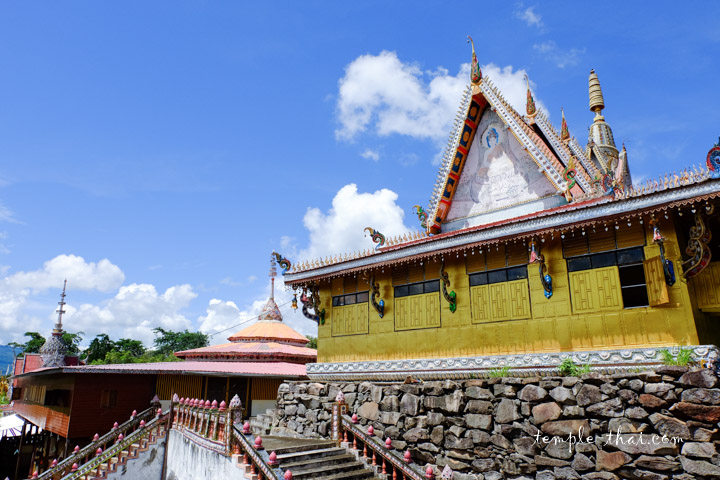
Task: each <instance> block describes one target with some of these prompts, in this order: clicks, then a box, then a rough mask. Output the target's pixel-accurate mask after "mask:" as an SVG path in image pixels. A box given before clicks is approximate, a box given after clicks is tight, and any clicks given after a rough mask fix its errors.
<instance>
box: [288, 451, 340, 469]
mask: <svg viewBox="0 0 720 480" xmlns="http://www.w3.org/2000/svg"><path fill="white" fill-rule="evenodd" d="M275 453H276V454H277V450H275ZM343 453H346V452H345V449H344V448H340V447H331V448H320V449H316V450H301V451H299V452H291V453H283V454H281V455H278V456H277V460H278V462H279V463H280V466H283V465H284V464H285V462H299V461H302V460H310V459H320V458H322V457H330V456H334V455H341V454H343Z"/></svg>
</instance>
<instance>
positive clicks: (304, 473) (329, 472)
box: [281, 459, 372, 480]
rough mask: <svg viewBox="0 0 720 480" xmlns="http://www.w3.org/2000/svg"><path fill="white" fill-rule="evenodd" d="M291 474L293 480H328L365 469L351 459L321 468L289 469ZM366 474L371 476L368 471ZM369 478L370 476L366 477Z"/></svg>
mask: <svg viewBox="0 0 720 480" xmlns="http://www.w3.org/2000/svg"><path fill="white" fill-rule="evenodd" d="M281 467H282V468H283V470H286V467H285V465H281ZM290 470H292V473H293V478H296V479H298V480H301V479H305V478H321V477H328V478H337V477H338V475H341V474H343V473H347V472H352V471H356V470H363V471H364V470H365V467H364V466H363V465H362V464H361V463H360V462H358V461H357V460H354V459H351V460H349V461H348V460H345V461H341V462H335V463H332V464H330V465H322V466H315V465H307V466H305V467H304V468H299V469H292V468H291V469H290ZM368 473H370V474H372V472H370V471H369V470H368ZM368 476H371V475H368Z"/></svg>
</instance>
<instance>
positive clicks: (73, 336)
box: [62, 332, 85, 355]
mask: <svg viewBox="0 0 720 480" xmlns="http://www.w3.org/2000/svg"><path fill="white" fill-rule="evenodd" d="M83 335H85V332H78V333H68V332H64V333H63V335H62V339H63V342H65V346H66V347H67V353H68V355H77V354H78V353H80V342H82V339H83Z"/></svg>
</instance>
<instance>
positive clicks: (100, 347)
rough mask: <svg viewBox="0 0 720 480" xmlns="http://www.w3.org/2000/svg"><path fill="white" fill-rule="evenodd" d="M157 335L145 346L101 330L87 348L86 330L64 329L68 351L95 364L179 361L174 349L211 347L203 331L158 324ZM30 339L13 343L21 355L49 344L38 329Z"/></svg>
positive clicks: (155, 332)
mask: <svg viewBox="0 0 720 480" xmlns="http://www.w3.org/2000/svg"><path fill="white" fill-rule="evenodd" d="M153 333H154V334H155V339H154V340H153V346H154V348H152V349H148V348H145V345H144V344H143V343H142V342H141V341H140V340H133V339H131V338H121V339H119V340H112V339H111V338H110V337H109V336H108V335H107V334H105V333H101V334H99V335H97V336H96V337H95V338H93V339H92V341H91V342H90V345H88V347H87V348H86V349H84V350H81V349H80V342H82V340H83V335H84V332H77V333H68V332H65V333H63V336H62V340H63V342H64V343H65V346H66V347H67V353H68V355H79V356H80V359H81V360H83V361H84V362H85V363H88V364H91V365H100V364H107V363H147V362H176V361H179V360H180V359H179V358H177V357H176V356H175V355H174V352H180V351H183V350H191V349H193V348H201V347H207V346H208V344H209V343H210V338H209V336H208V335H206V334H204V333H200V332H189V331H188V330H184V331H182V332H174V331H172V330H165V329H163V328H160V327H157V328H154V329H153ZM25 336H26V337H30V339H29V340H28V341H27V342H25V343H17V342H12V343H9V344H8V345H10V346H11V347H13V349H19V350H20V353H19V354H18V356H21V355H23V354H25V353H39V352H40V349H41V348H42V346H43V345H44V344H45V337H43V336H42V335H40V334H39V333H38V332H25Z"/></svg>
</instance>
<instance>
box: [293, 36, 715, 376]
mask: <svg viewBox="0 0 720 480" xmlns="http://www.w3.org/2000/svg"><path fill="white" fill-rule="evenodd" d="M589 99H590V102H589V107H590V111H591V112H592V113H593V114H594V118H592V123H591V124H590V128H589V137H588V140H587V143H586V144H585V146H584V147H583V146H581V144H580V141H579V140H578V139H576V138H575V137H573V136H572V135H571V131H570V128H569V126H568V125H567V122H566V120H565V117H564V115H563V116H562V124H561V127H560V129H559V132H558V129H556V128H555V127H554V126H553V125H552V124H551V123H550V122H549V120H548V118H547V115H546V114H545V113H544V112H542V111H540V110H539V109H538V108H537V107H536V105H535V101H534V98H533V94H532V91H531V90H530V87H529V85H528V88H527V105H526V112H525V115H522V114H520V113H519V112H518V111H516V110H515V109H514V108H513V107H512V106H511V105H510V104H509V103H508V102H507V101H506V100H505V98H504V97H503V94H502V92H501V91H500V89H498V88H497V87H496V86H495V85H494V84H493V83H492V81H491V79H490V78H488V77H486V76H483V75H482V72H481V71H480V68H479V65H478V62H477V58H476V57H475V53H474V50H473V58H472V68H471V83H470V85H469V86H468V88H467V90H466V91H465V93H464V94H463V96H462V100H461V107H460V112H461V113H460V115H459V117H458V119H457V121H456V123H455V127H454V128H453V131H452V132H451V136H450V141H449V144H448V148H447V150H446V152H445V156H444V160H443V162H442V165H441V167H440V171H439V174H438V179H437V183H436V185H435V187H434V189H433V190H432V195H431V199H430V204H429V206H428V207H427V208H422V207H421V206H415V207H414V211H415V213H416V214H417V215H418V220H419V222H420V230H419V231H415V232H409V233H408V234H406V235H403V236H402V237H401V238H400V237H396V238H386V237H385V236H384V235H383V234H382V232H378V231H377V230H375V229H374V228H373V227H372V226H368V228H366V229H365V230H366V231H368V232H370V234H371V237H372V240H373V242H375V244H376V245H375V248H374V249H368V250H366V251H362V252H356V253H350V254H347V253H346V254H344V255H339V256H334V257H327V258H324V259H319V260H314V261H302V262H299V263H296V264H294V265H292V266H291V265H290V263H289V261H287V260H286V263H285V266H286V268H285V271H284V272H283V273H284V280H285V285H286V286H289V287H291V288H293V289H294V290H295V293H296V295H299V296H300V300H301V302H302V304H303V313H304V314H305V315H306V316H307V317H308V318H311V319H312V320H314V321H316V322H317V323H318V326H319V327H318V328H319V334H318V363H316V364H311V365H308V375H309V376H310V378H312V379H317V380H340V379H360V378H363V379H376V380H381V379H404V378H406V377H407V376H413V377H419V378H423V377H425V378H434V377H458V378H461V377H466V378H467V377H470V376H472V375H474V374H477V372H479V371H483V370H489V369H492V368H499V367H503V366H507V367H509V368H512V369H514V370H516V371H517V372H523V371H524V372H526V373H527V374H531V373H533V372H538V371H542V370H545V369H552V368H556V367H557V365H558V364H559V363H561V361H562V360H563V359H565V358H571V359H572V360H573V361H574V362H576V363H577V364H591V365H593V366H596V367H602V368H609V369H612V368H615V369H622V368H632V365H637V364H638V363H645V364H652V363H658V362H659V361H660V360H659V359H660V355H661V353H663V352H662V350H664V349H669V350H670V352H671V353H672V352H673V351H675V352H676V351H677V349H678V347H686V348H691V349H692V350H693V355H694V357H695V358H696V359H699V358H702V357H704V356H707V355H711V354H712V355H716V354H717V349H716V348H715V347H714V346H713V345H718V342H719V340H720V339H719V338H718V336H720V329H718V328H717V325H718V322H720V317H719V316H718V315H719V314H720V261H719V260H720V248H718V239H720V218H719V216H718V213H717V211H716V208H715V207H716V204H717V202H718V197H720V180H719V179H718V177H720V143H719V144H716V145H715V146H714V147H712V149H711V150H710V152H709V153H708V157H707V158H706V159H702V163H703V165H702V166H696V167H692V169H691V168H690V166H688V168H686V169H684V170H682V171H679V172H677V173H672V174H666V175H664V176H662V177H661V178H659V179H658V180H649V181H646V182H645V183H643V184H641V185H633V184H632V181H631V175H630V165H629V163H628V152H627V150H626V149H625V147H624V146H623V147H622V148H620V149H619V148H618V146H617V145H616V144H615V140H614V137H613V132H612V129H611V128H610V124H609V123H608V121H606V119H605V117H604V115H603V109H604V107H605V100H604V97H603V93H602V90H601V85H600V81H599V78H598V75H597V74H596V73H595V71H591V72H590V77H589ZM583 128H584V127H583ZM358 234H359V235H361V234H362V232H358Z"/></svg>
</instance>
